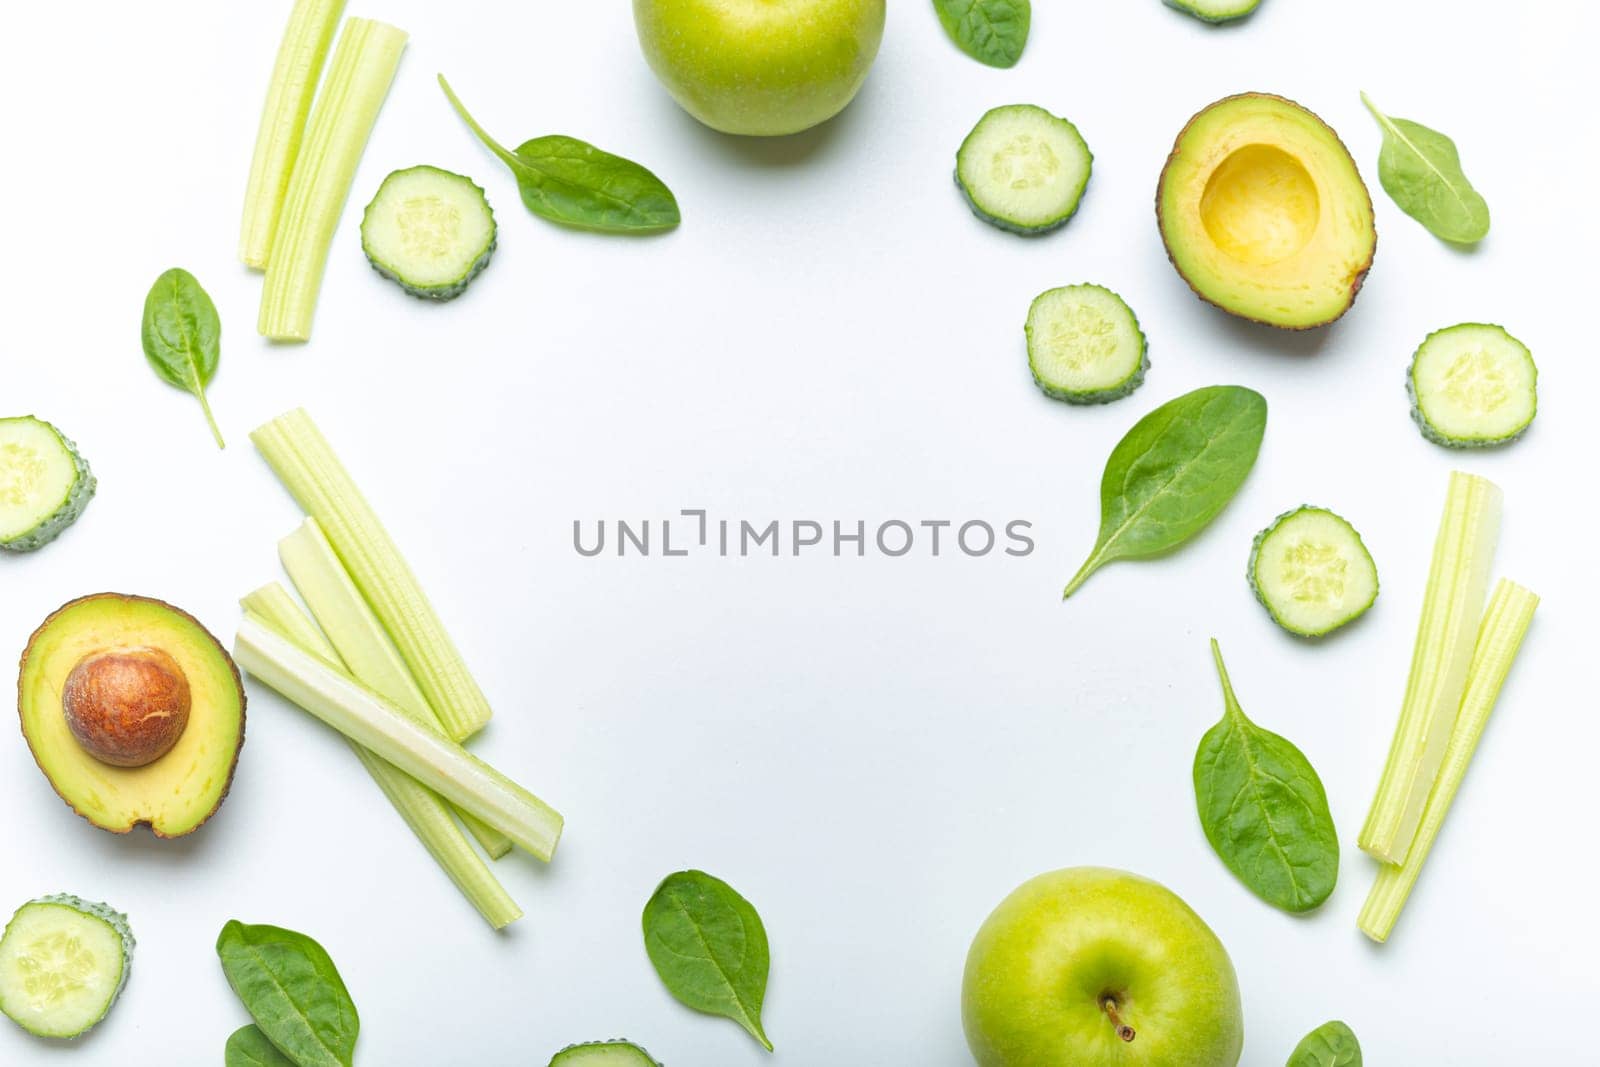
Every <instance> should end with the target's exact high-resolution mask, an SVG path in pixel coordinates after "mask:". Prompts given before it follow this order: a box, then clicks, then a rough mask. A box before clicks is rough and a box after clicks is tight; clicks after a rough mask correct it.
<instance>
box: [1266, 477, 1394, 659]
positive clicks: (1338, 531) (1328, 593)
mask: <svg viewBox="0 0 1600 1067" xmlns="http://www.w3.org/2000/svg"><path fill="white" fill-rule="evenodd" d="M1249 575H1250V588H1251V590H1252V591H1253V592H1254V593H1255V595H1256V599H1257V600H1259V601H1261V605H1262V606H1263V607H1265V608H1266V609H1267V613H1268V614H1269V615H1271V616H1272V621H1273V622H1275V623H1277V624H1278V625H1279V626H1281V627H1283V628H1284V629H1285V630H1288V631H1289V632H1290V633H1292V634H1299V635H1300V636H1301V637H1321V636H1322V635H1323V634H1327V633H1331V632H1333V631H1334V630H1337V629H1338V628H1339V627H1341V626H1343V625H1344V624H1345V623H1347V622H1350V621H1351V620H1353V619H1355V618H1357V617H1358V616H1360V615H1361V614H1362V613H1364V612H1365V611H1366V610H1367V609H1368V608H1370V607H1372V602H1373V601H1374V600H1376V599H1378V567H1377V564H1375V563H1373V562H1372V554H1371V553H1370V552H1368V551H1367V546H1366V545H1365V544H1363V543H1362V541H1361V535H1360V534H1359V533H1357V532H1356V528H1355V527H1354V526H1351V525H1350V524H1349V523H1348V522H1346V521H1345V520H1344V519H1342V518H1340V517H1339V516H1338V515H1335V514H1334V513H1333V512H1331V511H1329V510H1328V509H1327V508H1316V507H1311V506H1310V505H1309V504H1308V505H1306V506H1304V507H1298V508H1295V509H1294V510H1292V511H1286V512H1284V513H1283V514H1282V515H1279V516H1278V517H1277V518H1276V519H1274V520H1273V521H1272V525H1271V526H1268V527H1267V528H1266V529H1265V530H1262V531H1261V532H1260V533H1259V534H1257V535H1256V540H1255V545H1254V547H1252V549H1251V551H1250V567H1249Z"/></svg>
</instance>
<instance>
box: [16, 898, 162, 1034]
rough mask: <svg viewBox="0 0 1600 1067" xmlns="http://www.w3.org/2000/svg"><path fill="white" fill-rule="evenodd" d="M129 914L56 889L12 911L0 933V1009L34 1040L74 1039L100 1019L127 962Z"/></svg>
mask: <svg viewBox="0 0 1600 1067" xmlns="http://www.w3.org/2000/svg"><path fill="white" fill-rule="evenodd" d="M133 944H134V942H133V931H132V930H130V929H129V928H128V917H127V916H126V915H124V914H122V913H121V912H119V911H117V910H115V909H114V908H111V907H109V906H107V905H105V904H95V903H92V902H90V901H87V900H82V899H80V898H78V897H74V896H70V895H68V894H65V893H60V894H57V895H55V896H50V897H40V898H39V899H37V900H30V901H29V902H28V903H26V904H24V905H23V906H22V907H20V908H18V909H17V913H16V914H15V915H13V916H12V917H11V922H9V923H8V924H6V931H5V934H4V935H3V936H0V1012H4V1013H5V1014H6V1015H8V1016H10V1017H11V1019H12V1020H13V1021H14V1022H15V1023H16V1024H17V1025H18V1026H20V1027H22V1028H23V1029H24V1030H26V1031H28V1033H30V1034H35V1035H37V1036H39V1037H77V1036H79V1035H80V1034H83V1033H86V1032H87V1031H88V1030H90V1029H92V1028H93V1027H94V1025H95V1024H96V1023H98V1022H99V1021H100V1020H101V1019H104V1018H105V1017H106V1012H108V1011H110V1010H111V1005H112V1004H113V1003H115V1002H116V999H117V995H118V994H119V993H121V992H122V987H123V986H125V985H127V984H128V968H129V966H130V964H131V963H132V962H133Z"/></svg>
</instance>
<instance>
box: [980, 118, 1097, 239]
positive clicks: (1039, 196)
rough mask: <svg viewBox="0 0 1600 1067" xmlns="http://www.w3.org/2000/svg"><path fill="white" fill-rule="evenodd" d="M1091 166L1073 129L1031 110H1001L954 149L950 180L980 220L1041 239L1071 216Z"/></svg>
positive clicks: (1091, 160) (1086, 149) (1063, 121)
mask: <svg viewBox="0 0 1600 1067" xmlns="http://www.w3.org/2000/svg"><path fill="white" fill-rule="evenodd" d="M1093 163H1094V155H1093V153H1091V152H1090V151H1089V146H1088V145H1087V144H1085V143H1084V140H1083V136H1082V135H1081V134H1079V133H1078V128H1077V127H1076V126H1074V125H1073V124H1072V123H1070V122H1068V121H1067V120H1066V119H1063V118H1058V117H1057V116H1055V115H1052V114H1050V112H1048V111H1046V110H1045V109H1044V108H1042V107H1036V106H1034V105H1033V104H1007V105H1005V106H1003V107H997V108H993V109H992V110H990V111H988V112H986V113H985V114H984V116H983V117H982V118H981V119H979V120H978V124H977V125H976V126H974V127H973V128H972V132H971V133H969V134H967V139H966V140H964V141H962V142H961V148H960V149H959V150H958V151H957V152H956V175H955V178H956V185H957V186H958V187H959V188H960V189H961V192H962V194H963V195H964V196H965V197H966V198H967V203H968V204H969V205H970V206H971V208H972V210H973V213H974V214H976V215H977V216H978V217H979V218H980V219H983V220H984V221H985V222H988V223H990V224H991V225H994V226H998V227H999V228H1000V229H1002V230H1009V231H1011V232H1012V233H1020V234H1041V233H1049V232H1050V231H1051V230H1054V229H1058V228H1059V227H1062V226H1065V225H1066V224H1067V220H1068V219H1070V218H1072V216H1073V215H1074V214H1075V213H1076V212H1077V210H1078V204H1079V202H1080V201H1081V200H1082V199H1083V190H1084V188H1085V187H1087V186H1088V184H1089V172H1090V170H1091V168H1092V165H1093Z"/></svg>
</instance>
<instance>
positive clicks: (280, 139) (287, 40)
mask: <svg viewBox="0 0 1600 1067" xmlns="http://www.w3.org/2000/svg"><path fill="white" fill-rule="evenodd" d="M344 4H345V0H295V5H294V10H293V11H291V12H290V13H289V25H288V27H287V28H286V29H285V30H284V31H283V42H282V43H281V44H280V45H279V46H278V59H277V62H276V64H275V65H274V66H273V68H272V83H271V84H270V85H269V86H268V87H267V102H266V106H265V107H263V108H262V110H261V129H260V130H259V131H258V132H257V134H256V151H255V155H254V156H253V157H251V160H250V181H249V184H248V185H247V186H246V187H245V194H244V221H243V222H242V223H240V226H239V260H240V261H241V262H242V263H243V264H244V265H245V266H247V267H251V268H253V269H255V270H265V269H266V266H267V259H268V257H269V255H270V254H271V252H272V235H273V234H274V233H276V232H277V229H278V213H279V212H280V211H281V210H282V209H283V196H284V193H285V192H286V191H287V190H288V188H289V175H290V174H291V173H292V172H293V170H294V164H295V160H296V159H298V158H299V156H300V142H301V140H302V139H303V138H304V136H305V132H306V116H308V115H310V114H311V100H312V97H314V96H315V95H316V92H317V79H318V78H320V77H321V76H322V64H323V62H324V61H326V60H327V58H328V49H329V48H330V47H331V46H332V45H333V34H334V31H335V30H337V29H338V28H339V16H340V15H342V14H344Z"/></svg>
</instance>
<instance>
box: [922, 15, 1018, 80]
mask: <svg viewBox="0 0 1600 1067" xmlns="http://www.w3.org/2000/svg"><path fill="white" fill-rule="evenodd" d="M933 9H934V11H936V12H938V14H939V24H940V25H942V26H943V27H944V32H945V33H947V34H949V35H950V39H951V40H952V41H954V42H955V43H956V45H957V47H959V48H960V49H961V50H962V51H963V52H965V53H966V54H967V55H969V56H971V57H972V58H973V59H976V60H977V61H978V62H979V63H984V64H987V65H988V66H991V67H1014V66H1016V65H1017V60H1019V59H1021V58H1022V50H1023V48H1025V47H1026V46H1027V44H1028V27H1029V25H1030V24H1031V23H1032V21H1033V4H1032V3H1031V0H933Z"/></svg>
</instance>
